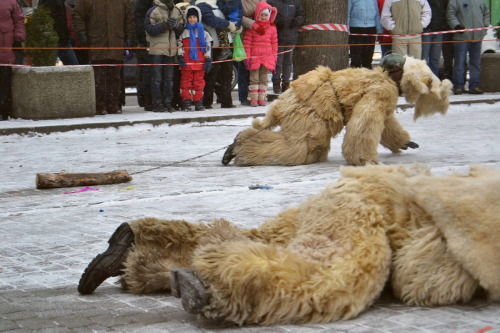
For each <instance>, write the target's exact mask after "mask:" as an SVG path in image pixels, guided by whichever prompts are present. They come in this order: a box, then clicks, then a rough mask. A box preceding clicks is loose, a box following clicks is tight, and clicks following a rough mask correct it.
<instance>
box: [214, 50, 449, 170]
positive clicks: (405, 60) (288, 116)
mask: <svg viewBox="0 0 500 333" xmlns="http://www.w3.org/2000/svg"><path fill="white" fill-rule="evenodd" d="M451 86H452V84H451V82H450V81H449V80H444V81H440V80H439V78H437V77H436V76H435V75H434V74H433V73H432V71H431V70H430V69H429V67H428V66H427V65H426V63H425V61H422V60H417V59H414V58H412V57H409V56H402V55H399V54H395V53H392V54H390V55H387V56H385V57H384V58H383V59H382V62H381V66H379V67H378V68H375V69H373V70H370V69H366V68H348V69H344V70H339V71H332V70H331V69H330V68H328V67H324V66H319V67H317V68H316V69H315V70H312V71H310V72H308V73H306V74H304V75H301V76H300V77H299V78H298V79H297V80H295V81H294V82H293V83H292V84H291V89H289V90H287V91H286V93H284V94H282V95H281V96H280V97H279V98H278V99H277V100H276V101H274V102H273V103H272V104H271V105H270V107H269V109H268V111H267V112H266V116H265V117H264V118H263V119H255V120H254V121H253V123H252V127H251V128H249V129H247V130H245V131H242V132H240V133H239V134H238V135H237V136H236V139H235V141H234V143H233V144H231V145H230V146H229V147H228V149H227V150H226V152H225V154H224V157H223V159H222V163H223V164H224V165H227V164H229V162H230V161H231V160H232V159H233V158H234V159H235V164H236V165H238V166H249V165H300V164H310V163H317V162H323V161H326V160H327V157H328V153H329V151H330V141H331V139H332V138H333V137H335V136H337V135H338V134H339V133H340V132H341V131H342V129H343V128H344V126H345V129H346V133H345V136H344V142H343V144H342V154H343V156H344V158H345V160H346V161H347V163H349V164H351V165H365V164H373V163H377V162H378V156H377V146H378V145H379V144H381V145H382V146H384V147H386V148H388V149H390V150H391V151H392V152H394V153H398V152H400V150H401V149H407V148H417V147H418V145H417V144H416V143H414V142H412V141H410V135H409V134H408V132H406V131H405V130H404V129H403V127H402V126H401V125H400V124H399V123H398V121H397V120H396V118H395V116H394V110H396V107H397V100H398V96H399V93H400V92H402V93H403V95H404V96H405V97H406V100H407V101H408V102H410V103H415V116H414V118H415V120H416V119H417V118H419V117H421V116H429V115H431V114H434V113H441V114H445V113H446V111H447V109H448V105H449V95H450V93H451ZM277 128H279V130H276V129H277Z"/></svg>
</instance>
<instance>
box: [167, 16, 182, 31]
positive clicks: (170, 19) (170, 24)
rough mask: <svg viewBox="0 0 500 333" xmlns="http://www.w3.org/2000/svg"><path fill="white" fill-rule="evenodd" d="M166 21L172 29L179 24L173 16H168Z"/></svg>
mask: <svg viewBox="0 0 500 333" xmlns="http://www.w3.org/2000/svg"><path fill="white" fill-rule="evenodd" d="M167 23H168V25H169V27H170V29H172V30H175V29H177V28H178V27H179V25H180V24H181V23H180V22H179V21H177V20H176V19H174V18H173V17H170V18H169V19H168V20H167Z"/></svg>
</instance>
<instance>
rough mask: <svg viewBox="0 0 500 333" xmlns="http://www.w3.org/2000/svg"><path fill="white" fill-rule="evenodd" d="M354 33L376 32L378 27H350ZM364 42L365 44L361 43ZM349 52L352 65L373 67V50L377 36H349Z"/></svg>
mask: <svg viewBox="0 0 500 333" xmlns="http://www.w3.org/2000/svg"><path fill="white" fill-rule="evenodd" d="M349 30H350V32H351V33H353V34H376V33H377V28H375V27H370V28H356V27H350V28H349ZM360 44H363V45H360ZM349 45H350V48H349V54H350V57H351V67H365V68H369V69H371V68H372V59H373V51H374V50H375V36H349Z"/></svg>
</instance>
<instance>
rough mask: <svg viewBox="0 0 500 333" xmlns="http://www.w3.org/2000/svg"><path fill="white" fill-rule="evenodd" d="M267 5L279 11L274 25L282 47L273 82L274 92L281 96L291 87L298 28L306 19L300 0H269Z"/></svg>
mask: <svg viewBox="0 0 500 333" xmlns="http://www.w3.org/2000/svg"><path fill="white" fill-rule="evenodd" d="M267 3H269V4H270V5H271V6H273V7H275V8H276V9H277V10H278V15H277V16H276V19H275V21H274V23H275V24H276V28H277V29H278V45H279V46H280V47H279V48H278V53H279V54H278V61H277V63H276V71H275V73H274V74H273V77H272V81H273V92H274V93H275V94H279V93H282V92H285V90H287V89H288V87H289V86H290V77H291V75H292V72H293V49H294V48H295V45H296V44H297V39H298V30H297V27H299V26H301V25H303V24H304V22H305V20H306V18H305V11H304V8H303V7H302V3H301V2H300V0H268V1H267ZM287 51H288V52H287ZM282 52H286V53H282Z"/></svg>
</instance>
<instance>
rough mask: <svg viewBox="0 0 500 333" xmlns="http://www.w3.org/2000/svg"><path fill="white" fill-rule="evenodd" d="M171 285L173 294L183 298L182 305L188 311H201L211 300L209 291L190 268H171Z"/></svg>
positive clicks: (194, 312) (192, 312) (196, 312)
mask: <svg viewBox="0 0 500 333" xmlns="http://www.w3.org/2000/svg"><path fill="white" fill-rule="evenodd" d="M170 286H171V289H172V296H174V297H176V298H180V299H181V301H182V307H183V308H184V310H186V312H188V313H191V314H198V313H201V312H202V310H203V308H204V307H205V306H206V305H208V303H209V302H210V293H209V291H208V290H207V288H205V286H204V285H203V283H201V281H200V280H199V279H198V277H197V276H196V275H195V274H194V273H193V272H192V271H191V270H189V269H186V268H172V269H170Z"/></svg>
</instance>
